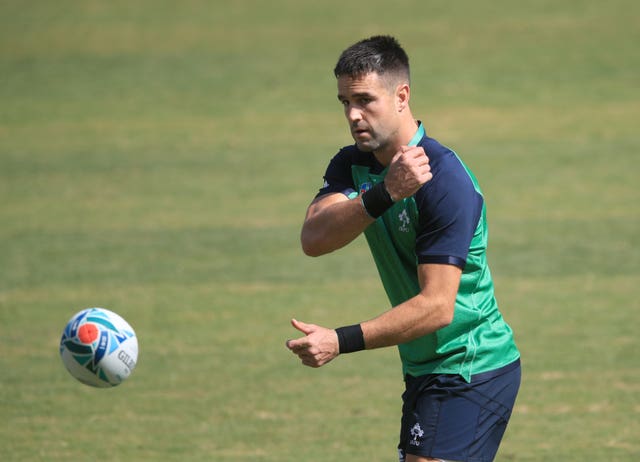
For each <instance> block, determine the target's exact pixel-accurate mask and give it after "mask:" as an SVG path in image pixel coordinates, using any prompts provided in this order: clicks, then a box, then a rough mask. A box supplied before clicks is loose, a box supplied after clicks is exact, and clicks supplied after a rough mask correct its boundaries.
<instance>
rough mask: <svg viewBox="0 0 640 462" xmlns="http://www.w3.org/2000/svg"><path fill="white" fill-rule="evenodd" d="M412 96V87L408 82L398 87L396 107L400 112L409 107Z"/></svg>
mask: <svg viewBox="0 0 640 462" xmlns="http://www.w3.org/2000/svg"><path fill="white" fill-rule="evenodd" d="M410 96H411V89H410V88H409V84H408V83H401V84H400V85H398V86H397V87H396V108H397V109H398V112H402V111H404V110H405V109H406V108H407V107H409V97H410Z"/></svg>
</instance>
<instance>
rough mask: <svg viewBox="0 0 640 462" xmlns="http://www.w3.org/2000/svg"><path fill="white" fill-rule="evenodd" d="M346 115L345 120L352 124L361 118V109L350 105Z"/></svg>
mask: <svg viewBox="0 0 640 462" xmlns="http://www.w3.org/2000/svg"><path fill="white" fill-rule="evenodd" d="M346 113H347V114H346V115H347V120H348V121H349V122H350V123H351V124H352V125H353V124H356V123H358V121H360V120H362V111H361V110H360V109H359V108H357V107H355V106H350V107H349V108H348V109H347V110H346Z"/></svg>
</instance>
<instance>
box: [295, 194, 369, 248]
mask: <svg viewBox="0 0 640 462" xmlns="http://www.w3.org/2000/svg"><path fill="white" fill-rule="evenodd" d="M373 222H374V219H373V218H371V217H370V216H369V215H368V214H367V212H366V211H365V209H364V207H363V206H362V202H361V201H360V198H356V199H354V200H350V199H349V198H347V197H346V196H345V195H344V194H341V193H330V194H326V195H324V196H320V197H318V198H316V199H315V200H314V201H313V202H312V203H311V204H310V205H309V208H308V209H307V215H306V217H305V219H304V224H303V225H302V233H301V235H300V241H301V243H302V250H303V251H304V253H305V254H307V255H309V256H311V257H319V256H320V255H325V254H327V253H330V252H333V251H334V250H338V249H340V248H342V247H344V246H345V245H347V244H348V243H350V242H351V241H353V240H354V239H355V238H356V237H358V236H359V235H360V233H362V232H363V231H364V230H365V229H366V228H367V226H369V225H370V224H371V223H373Z"/></svg>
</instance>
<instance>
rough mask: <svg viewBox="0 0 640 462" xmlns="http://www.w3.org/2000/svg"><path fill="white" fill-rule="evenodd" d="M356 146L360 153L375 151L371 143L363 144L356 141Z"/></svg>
mask: <svg viewBox="0 0 640 462" xmlns="http://www.w3.org/2000/svg"><path fill="white" fill-rule="evenodd" d="M356 146H357V147H358V149H359V150H360V151H362V152H373V150H374V149H375V147H374V146H372V145H371V143H366V142H365V143H363V142H359V141H357V140H356Z"/></svg>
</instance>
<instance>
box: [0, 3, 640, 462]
mask: <svg viewBox="0 0 640 462" xmlns="http://www.w3.org/2000/svg"><path fill="white" fill-rule="evenodd" d="M638 18H640V4H638V3H637V2H634V1H631V0H629V1H623V0H612V1H609V2H595V1H587V0H571V1H564V2H552V1H546V0H543V1H534V2H511V1H506V0H500V1H495V2H474V1H470V0H468V1H460V2H441V1H426V2H425V1H423V2H418V1H399V2H386V1H379V0H373V1H370V2H367V3H366V4H363V3H353V4H351V3H349V2H343V1H337V0H328V1H322V2H313V3H312V2H299V1H293V0H274V1H269V2H259V1H251V0H237V1H236V0H217V1H215V2H213V1H212V2H206V1H195V0H189V1H182V2H170V1H150V0H144V1H136V2H126V1H120V0H114V1H109V2H102V1H97V0H87V1H66V0H64V1H57V2H49V1H44V0H41V1H30V2H21V1H17V0H9V1H8V0H0V419H1V421H2V423H0V460H2V461H67V460H89V459H92V458H98V457H100V458H101V459H103V460H111V461H181V462H192V461H194V462H197V461H239V460H243V461H244V460H255V461H264V462H276V461H278V462H285V461H298V460H304V461H308V462H321V461H322V462H324V461H343V460H353V461H363V462H364V461H368V462H370V461H394V460H396V455H395V453H396V451H395V445H396V442H397V441H396V439H397V432H398V426H399V411H400V393H401V389H402V383H401V375H400V367H399V360H398V358H397V353H396V351H395V350H394V349H387V350H379V351H375V352H364V353H357V354H354V355H349V356H345V357H341V358H339V359H337V360H336V361H334V362H333V363H331V364H330V365H328V366H327V367H324V368H322V369H319V370H312V369H308V368H304V367H302V366H301V365H300V364H299V363H298V362H297V360H296V359H295V358H294V357H293V356H292V355H291V354H290V353H289V352H288V351H287V350H286V349H285V348H284V341H285V340H286V339H287V338H289V337H291V336H294V335H295V332H294V331H293V329H292V328H291V327H290V326H289V319H290V318H291V317H294V316H295V317H297V318H298V319H301V320H305V321H309V322H314V323H318V324H324V325H328V326H337V325H342V324H346V323H353V322H356V321H360V320H363V319H366V318H369V317H372V316H374V315H375V314H377V313H379V312H381V311H382V310H384V309H386V308H387V303H386V298H385V297H384V294H383V292H382V289H381V287H380V284H379V281H378V279H377V275H376V273H375V270H374V268H373V266H372V260H371V257H370V256H369V254H368V250H367V249H366V245H365V243H364V241H363V240H361V239H360V240H358V241H357V242H355V243H354V244H353V245H352V246H350V247H348V248H347V249H344V250H342V251H340V252H337V253H336V254H335V255H331V256H328V257H323V258H320V259H311V258H308V257H305V256H303V254H302V252H301V250H300V248H299V244H298V233H299V226H300V223H301V220H302V218H303V215H304V210H305V207H306V205H307V204H308V202H309V201H310V199H311V198H312V196H313V195H314V194H315V191H316V190H317V188H318V187H319V186H320V183H321V175H322V173H323V172H324V168H325V166H326V163H327V161H328V159H329V158H330V156H332V155H333V154H334V153H335V152H336V150H337V148H338V147H340V146H343V145H345V144H349V143H350V142H351V139H350V137H349V134H348V132H347V129H346V125H345V122H344V120H343V118H342V113H341V109H340V107H339V105H338V103H337V102H336V99H335V91H336V90H335V82H334V79H333V77H332V75H331V69H332V68H333V65H334V64H335V60H336V59H337V56H338V54H339V53H340V51H341V50H342V49H343V48H344V47H345V46H347V45H349V44H351V43H353V42H354V41H356V40H358V39H360V38H363V37H365V36H368V35H372V34H376V33H391V34H394V35H396V36H397V37H398V38H399V39H400V41H401V43H402V44H403V45H404V46H405V48H406V49H407V51H408V52H409V55H410V57H411V59H412V66H413V68H412V72H413V86H412V91H413V110H414V113H415V114H416V115H418V116H420V118H421V119H422V120H423V121H425V124H426V126H427V131H428V132H429V133H430V134H432V135H433V136H435V137H436V138H438V139H439V140H440V141H442V142H444V143H445V144H447V145H450V146H452V147H453V148H455V149H456V150H457V151H458V153H459V154H460V155H461V157H463V159H464V160H465V161H466V162H467V164H468V165H469V166H470V167H471V168H472V169H473V170H474V172H475V173H476V176H477V177H478V178H479V180H480V182H481V184H482V186H483V189H484V192H485V196H486V200H487V203H488V212H489V221H490V228H491V238H490V251H489V259H490V262H491V264H492V271H493V273H494V276H495V283H496V288H497V295H498V298H499V302H500V304H501V308H502V311H503V313H504V315H505V317H506V318H507V320H508V321H509V322H510V323H511V325H512V326H513V328H514V330H515V332H516V338H517V341H518V344H519V346H520V349H521V351H522V354H523V364H524V376H523V385H522V389H521V393H520V396H519V400H518V403H517V407H516V410H515V413H514V416H513V419H512V423H511V425H510V428H509V430H508V432H507V435H506V437H505V441H504V443H503V445H502V449H501V451H500V453H499V455H498V461H503V462H504V461H539V460H562V461H584V460H599V461H607V462H610V461H634V460H640V439H639V438H638V436H639V435H640V340H638V335H637V330H638V326H639V325H640V309H639V308H640V303H639V301H638V300H639V299H640V284H639V282H640V250H639V248H640V237H639V236H640V188H639V187H638V176H639V173H640V168H639V167H638V161H639V160H640V137H639V121H640V53H638V44H639V43H640V23H639V22H638V21H639V19H638ZM89 306H104V307H106V308H109V309H112V310H114V311H116V312H118V313H119V314H121V315H123V316H124V317H125V318H126V319H127V320H128V321H129V322H130V323H131V324H132V325H133V326H134V328H135V329H136V331H137V333H138V337H139V342H140V357H139V363H138V367H137V369H136V370H135V372H134V374H133V376H132V377H131V378H130V379H129V381H128V382H127V383H125V384H123V385H122V386H120V387H118V388H115V389H111V390H96V389H91V388H88V387H85V386H83V385H80V384H79V383H76V382H75V381H74V380H73V379H72V378H71V377H70V376H69V375H68V373H67V372H66V371H65V370H64V367H63V366H62V363H61V361H60V359H59V357H58V341H59V337H60V334H61V332H62V328H63V327H64V324H65V322H66V321H67V320H68V319H69V318H70V317H71V315H73V314H74V313H75V312H76V311H79V310H80V309H82V308H85V307H89Z"/></svg>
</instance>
